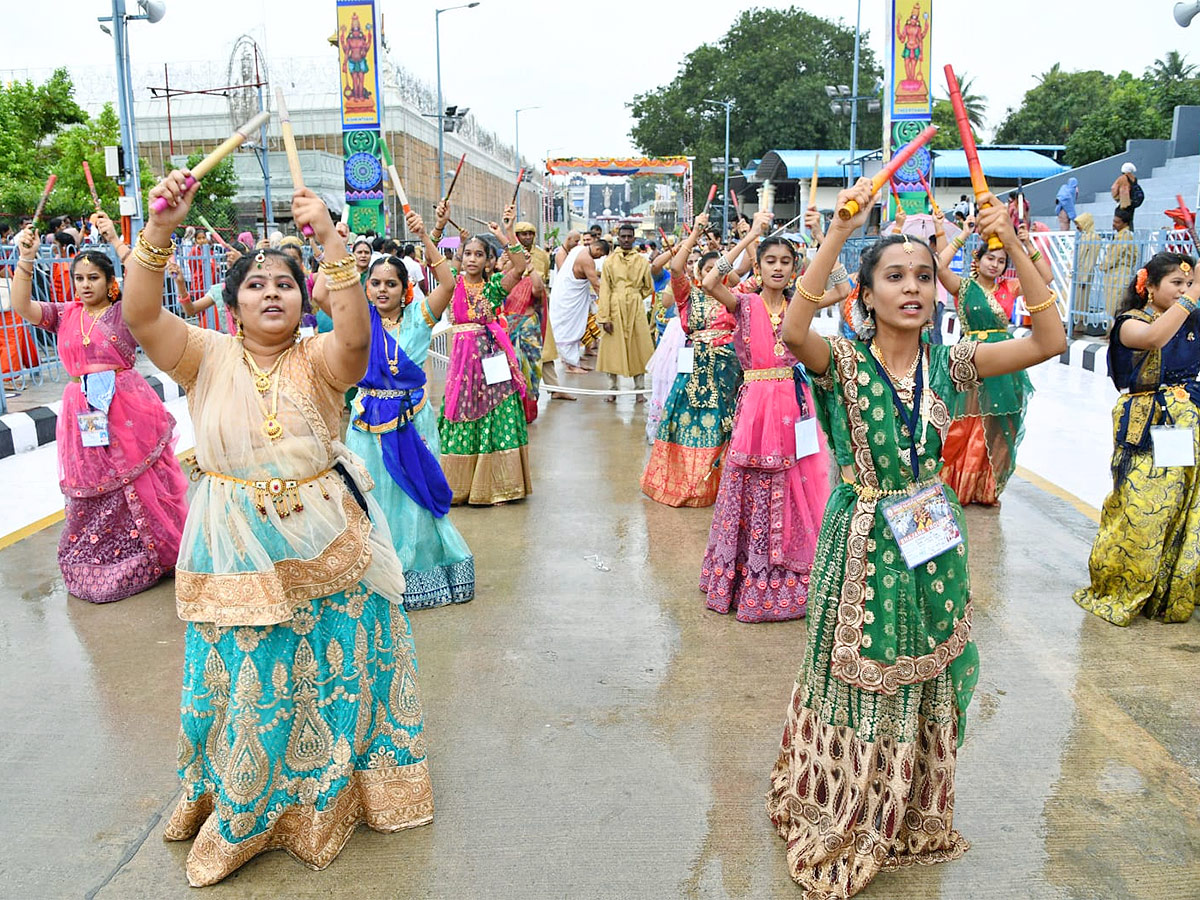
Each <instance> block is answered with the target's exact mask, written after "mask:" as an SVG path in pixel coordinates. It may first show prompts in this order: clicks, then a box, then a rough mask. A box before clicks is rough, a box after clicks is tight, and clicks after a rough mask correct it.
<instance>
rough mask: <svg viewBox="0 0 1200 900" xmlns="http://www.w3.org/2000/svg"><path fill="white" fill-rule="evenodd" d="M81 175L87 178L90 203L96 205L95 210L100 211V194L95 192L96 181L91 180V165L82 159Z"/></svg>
mask: <svg viewBox="0 0 1200 900" xmlns="http://www.w3.org/2000/svg"><path fill="white" fill-rule="evenodd" d="M83 177H84V178H86V179H87V186H88V192H89V193H91V195H92V203H93V205H95V207H96V211H97V212H99V211H100V195H99V194H97V193H96V182H94V181H93V180H92V167H91V166H89V165H88V161H87V160H86V159H85V160H84V161H83Z"/></svg>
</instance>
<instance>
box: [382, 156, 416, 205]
mask: <svg viewBox="0 0 1200 900" xmlns="http://www.w3.org/2000/svg"><path fill="white" fill-rule="evenodd" d="M379 149H380V150H382V151H383V162H384V164H385V165H386V166H387V170H388V179H389V180H390V181H391V182H392V190H393V191H395V192H396V199H397V200H399V201H400V209H401V211H402V212H403V213H404V214H405V215H406V216H407V215H408V214H409V213H410V212H412V207H411V206H409V205H408V194H406V193H404V185H403V184H401V183H400V173H399V172H397V171H396V163H395V161H394V160H393V159H392V154H391V151H389V150H388V145H387V141H380V142H379Z"/></svg>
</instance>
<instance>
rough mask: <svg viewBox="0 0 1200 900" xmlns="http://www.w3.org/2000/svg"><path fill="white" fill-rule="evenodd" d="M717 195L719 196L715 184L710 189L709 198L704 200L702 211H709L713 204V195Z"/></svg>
mask: <svg viewBox="0 0 1200 900" xmlns="http://www.w3.org/2000/svg"><path fill="white" fill-rule="evenodd" d="M715 196H717V186H716V185H715V184H714V185H713V186H712V187H710V188H709V189H708V199H707V200H705V201H704V209H703V210H701V212H708V209H709V207H710V206H712V202H713V197H715Z"/></svg>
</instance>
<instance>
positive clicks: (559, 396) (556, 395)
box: [550, 391, 575, 400]
mask: <svg viewBox="0 0 1200 900" xmlns="http://www.w3.org/2000/svg"><path fill="white" fill-rule="evenodd" d="M550 399H551V400H574V399H575V398H574V397H573V396H571V395H570V394H561V393H559V392H558V391H555V392H554V393H552V394H551V395H550Z"/></svg>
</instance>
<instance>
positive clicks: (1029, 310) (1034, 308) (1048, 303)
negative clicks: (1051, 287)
mask: <svg viewBox="0 0 1200 900" xmlns="http://www.w3.org/2000/svg"><path fill="white" fill-rule="evenodd" d="M1057 302H1058V294H1057V293H1055V292H1054V291H1051V292H1050V299H1049V300H1047V301H1046V302H1045V303H1039V304H1038V305H1037V306H1026V307H1025V312H1027V313H1029V314H1030V315H1031V316H1032V315H1034V314H1035V313H1040V312H1042V310H1046V309H1049V308H1050V307H1052V306H1053V305H1054V304H1055V303H1057Z"/></svg>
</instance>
